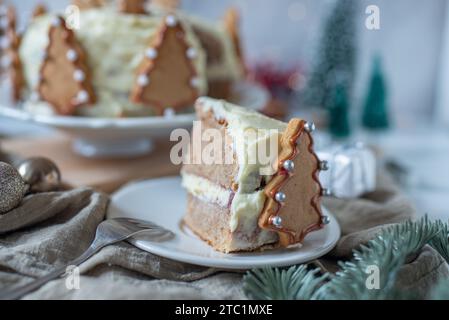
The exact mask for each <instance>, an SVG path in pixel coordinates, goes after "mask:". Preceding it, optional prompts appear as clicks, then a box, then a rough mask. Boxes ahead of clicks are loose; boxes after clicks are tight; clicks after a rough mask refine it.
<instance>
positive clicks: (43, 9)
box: [32, 3, 48, 19]
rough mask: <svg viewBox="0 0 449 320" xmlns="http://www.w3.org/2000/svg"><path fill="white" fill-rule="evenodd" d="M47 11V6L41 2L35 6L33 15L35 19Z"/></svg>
mask: <svg viewBox="0 0 449 320" xmlns="http://www.w3.org/2000/svg"><path fill="white" fill-rule="evenodd" d="M47 12H48V11H47V7H46V6H44V5H43V4H41V3H40V4H38V5H37V6H36V7H35V8H34V10H33V14H32V17H33V19H35V18H37V17H40V16H43V15H44V14H46V13H47Z"/></svg>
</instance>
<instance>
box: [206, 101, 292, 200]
mask: <svg viewBox="0 0 449 320" xmlns="http://www.w3.org/2000/svg"><path fill="white" fill-rule="evenodd" d="M197 101H198V102H199V103H198V105H200V106H201V107H202V108H203V111H205V112H207V111H209V110H212V111H213V113H214V115H215V117H216V118H217V119H224V120H226V122H227V123H228V125H227V128H226V130H227V133H228V134H229V136H230V137H231V138H232V139H233V149H234V152H235V154H236V157H237V161H238V164H239V171H238V174H237V176H236V177H234V182H235V183H237V184H238V185H239V191H240V192H243V193H248V192H253V191H254V190H255V189H257V188H258V186H259V184H260V175H263V176H265V181H266V182H268V180H269V179H270V178H271V176H272V175H273V174H274V173H275V172H274V170H273V169H272V167H271V166H270V162H271V164H272V163H274V161H275V160H276V157H277V155H278V150H277V148H276V146H277V145H278V142H279V138H280V136H281V134H282V132H283V131H284V130H285V129H286V127H287V124H286V123H284V122H282V121H278V120H275V119H272V118H269V117H266V116H264V115H263V114H261V113H259V112H256V111H254V110H251V109H248V108H242V107H239V106H237V105H234V104H231V103H229V102H226V101H224V100H216V99H212V98H207V97H200V98H198V100H197ZM273 144H275V145H276V146H275V145H273ZM265 149H266V151H265V152H262V151H263V150H265ZM258 152H260V156H257V155H258ZM265 155H266V156H265Z"/></svg>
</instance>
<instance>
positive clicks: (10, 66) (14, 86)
mask: <svg viewBox="0 0 449 320" xmlns="http://www.w3.org/2000/svg"><path fill="white" fill-rule="evenodd" d="M5 18H6V20H5V21H6V25H5V30H4V33H5V35H4V39H3V40H4V41H3V44H2V47H3V50H4V52H3V56H2V66H3V68H5V71H6V73H7V74H8V76H9V80H10V83H11V96H12V100H13V102H15V103H17V102H19V101H20V99H21V96H22V90H23V88H24V86H25V78H24V76H23V69H22V61H21V60H20V55H19V47H20V42H21V36H20V35H19V34H18V33H17V30H16V29H17V16H16V10H15V8H14V7H13V6H9V7H8V9H7V12H6V17H5Z"/></svg>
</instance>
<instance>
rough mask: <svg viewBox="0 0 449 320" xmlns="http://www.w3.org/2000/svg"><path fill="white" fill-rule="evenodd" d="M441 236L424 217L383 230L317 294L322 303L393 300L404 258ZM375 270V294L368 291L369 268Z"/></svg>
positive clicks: (355, 253)
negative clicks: (376, 279) (324, 301)
mask: <svg viewBox="0 0 449 320" xmlns="http://www.w3.org/2000/svg"><path fill="white" fill-rule="evenodd" d="M438 233H440V225H438V224H437V223H432V222H429V220H428V218H427V216H425V217H424V218H422V219H421V220H419V221H417V222H411V221H407V222H405V223H402V224H399V225H395V226H392V227H390V228H387V229H384V230H383V231H382V232H381V233H380V234H379V235H378V236H377V237H376V238H374V239H373V240H371V241H370V242H369V243H368V245H367V246H361V247H360V249H359V250H357V251H355V252H354V259H353V260H352V261H349V262H345V263H340V267H341V270H340V271H339V272H337V274H336V275H335V276H334V277H332V278H331V280H330V281H329V282H328V283H326V284H325V285H324V286H323V287H322V288H320V291H319V293H318V297H319V298H321V299H344V300H347V299H352V300H354V299H361V300H366V299H370V300H371V299H393V298H396V297H397V293H396V292H395V290H394V285H395V281H396V275H397V272H398V271H399V269H400V268H401V266H402V265H403V264H404V262H405V260H406V258H407V256H409V255H411V254H413V253H415V252H418V251H419V250H421V248H422V247H423V246H424V245H425V244H426V243H428V242H429V241H430V240H431V239H432V238H434V237H435V236H436V235H437V234H438ZM373 266H374V267H377V268H378V270H379V275H380V283H379V289H378V290H374V289H373V290H369V289H368V288H367V283H366V282H367V279H368V274H367V270H369V269H368V268H370V267H373Z"/></svg>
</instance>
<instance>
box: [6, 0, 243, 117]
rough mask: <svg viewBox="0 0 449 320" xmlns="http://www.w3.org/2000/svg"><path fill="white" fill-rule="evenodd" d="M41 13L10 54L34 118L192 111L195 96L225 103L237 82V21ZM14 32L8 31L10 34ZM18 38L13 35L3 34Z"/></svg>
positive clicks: (92, 4) (136, 11) (141, 9)
mask: <svg viewBox="0 0 449 320" xmlns="http://www.w3.org/2000/svg"><path fill="white" fill-rule="evenodd" d="M73 4H74V5H77V7H76V8H78V9H79V11H77V12H76V14H75V15H74V14H73V12H71V13H68V14H67V15H57V14H53V13H48V12H46V10H45V9H42V8H41V10H40V11H39V12H37V13H36V14H35V15H34V17H33V19H32V21H30V23H29V25H28V27H27V29H26V31H25V32H24V34H23V35H21V36H20V43H19V44H18V45H17V46H16V48H15V52H14V53H15V54H16V56H15V57H14V61H15V60H18V62H19V63H20V68H14V69H13V65H12V64H10V68H11V74H12V73H13V72H14V73H15V74H18V73H21V75H22V77H23V79H24V81H23V82H22V83H17V82H14V81H13V90H14V91H16V92H19V93H20V94H19V95H18V97H16V98H15V99H14V100H16V102H20V101H21V102H23V104H24V107H25V108H26V109H27V110H29V111H30V112H33V113H51V114H61V115H81V116H91V117H133V116H152V115H164V114H167V113H169V114H173V113H182V112H188V111H191V110H192V106H193V103H194V101H195V99H196V98H197V97H198V96H200V95H212V96H216V97H220V98H226V97H227V96H228V95H229V94H230V87H231V86H232V84H233V83H235V82H236V81H238V80H239V79H241V78H242V77H243V70H244V68H243V63H242V59H241V54H240V49H239V43H238V37H237V36H236V35H237V34H236V31H235V30H236V24H237V18H236V15H235V12H234V11H232V10H231V11H229V12H228V13H227V15H226V19H224V20H223V21H221V22H218V23H209V22H206V21H203V20H202V19H200V18H197V17H191V16H189V15H187V14H185V13H183V12H180V11H178V10H176V9H170V10H167V9H165V8H162V7H160V6H159V7H158V6H154V7H152V6H151V2H148V1H136V0H130V1H126V0H122V1H74V3H73ZM11 29H13V28H11ZM13 32H16V31H15V30H11V32H9V33H7V35H9V34H11V35H12V33H13Z"/></svg>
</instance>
